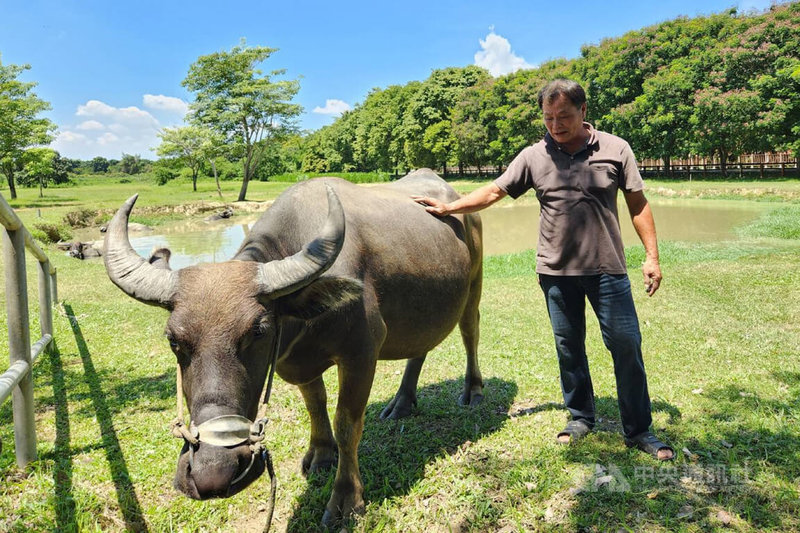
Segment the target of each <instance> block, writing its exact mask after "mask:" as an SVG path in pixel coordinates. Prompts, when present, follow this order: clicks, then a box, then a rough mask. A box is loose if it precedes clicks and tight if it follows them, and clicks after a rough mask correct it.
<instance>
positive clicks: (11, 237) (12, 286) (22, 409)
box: [0, 227, 36, 468]
mask: <svg viewBox="0 0 800 533" xmlns="http://www.w3.org/2000/svg"><path fill="white" fill-rule="evenodd" d="M0 233H2V234H3V258H4V260H5V268H6V312H7V314H8V348H9V354H10V357H9V358H10V364H11V365H13V364H14V363H16V362H17V361H25V362H27V363H28V366H29V367H30V366H31V337H30V324H29V322H28V291H27V282H28V280H27V274H26V272H25V228H24V227H22V228H20V229H17V230H14V231H9V230H5V231H0ZM12 403H13V413H14V442H15V444H16V451H17V465H18V466H19V467H20V468H22V467H24V466H25V465H27V464H28V463H30V462H31V461H35V460H36V420H35V418H34V408H33V373H32V372H28V373H27V375H26V376H25V377H24V378H22V380H21V381H20V382H19V385H18V386H17V387H15V388H14V392H13V395H12Z"/></svg>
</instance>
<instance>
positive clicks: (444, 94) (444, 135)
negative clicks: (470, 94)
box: [403, 65, 489, 170]
mask: <svg viewBox="0 0 800 533" xmlns="http://www.w3.org/2000/svg"><path fill="white" fill-rule="evenodd" d="M488 78H489V73H488V72H487V71H486V70H484V69H482V68H480V67H477V66H474V65H470V66H468V67H464V68H454V67H451V68H446V69H441V70H434V71H433V73H431V75H430V77H429V78H428V79H427V80H425V81H424V82H423V83H422V84H421V85H420V87H419V90H417V91H416V93H415V94H414V96H413V97H412V98H411V100H410V101H409V104H408V107H407V108H406V112H405V116H404V119H403V122H404V128H405V138H406V143H405V151H406V157H407V159H408V163H409V164H410V165H411V166H416V167H420V166H427V167H436V166H439V165H442V167H444V168H445V170H446V167H447V163H448V161H449V160H450V154H451V151H452V148H453V145H454V142H453V136H452V110H453V108H454V107H455V105H456V103H457V102H458V101H459V100H461V98H462V95H463V93H464V91H465V90H466V89H467V88H468V87H472V86H474V85H476V84H477V83H480V82H482V81H484V80H486V79H488Z"/></svg>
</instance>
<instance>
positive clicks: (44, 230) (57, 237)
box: [31, 222, 72, 244]
mask: <svg viewBox="0 0 800 533" xmlns="http://www.w3.org/2000/svg"><path fill="white" fill-rule="evenodd" d="M31 235H32V236H33V238H34V239H36V240H38V241H41V242H43V243H45V244H50V243H54V242H58V241H68V240H70V239H71V238H72V233H71V232H70V231H69V229H68V228H66V227H64V226H62V225H60V224H48V223H45V222H42V223H39V224H34V225H33V230H31Z"/></svg>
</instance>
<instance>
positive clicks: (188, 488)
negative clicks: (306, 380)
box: [104, 187, 360, 499]
mask: <svg viewBox="0 0 800 533" xmlns="http://www.w3.org/2000/svg"><path fill="white" fill-rule="evenodd" d="M327 191H328V216H327V220H326V222H325V224H324V226H323V228H322V229H321V231H320V233H319V236H318V237H317V238H316V239H313V240H312V241H311V242H309V243H307V244H306V245H305V246H303V248H302V249H301V250H300V251H299V252H297V253H295V254H294V255H291V256H288V257H285V258H282V259H277V260H274V261H270V262H265V263H258V262H254V261H239V260H231V261H227V262H224V263H217V264H201V265H196V266H191V267H186V268H183V269H181V270H178V271H173V270H171V269H170V268H169V251H168V250H160V251H158V252H156V253H155V254H154V255H153V257H151V258H150V260H145V259H144V258H142V257H140V256H139V255H138V254H137V253H136V252H135V251H134V250H133V248H132V247H131V245H130V241H129V239H128V217H129V215H130V212H131V210H132V208H133V205H134V203H135V202H136V198H137V197H136V196H133V197H131V198H130V199H129V200H128V201H127V202H126V203H125V204H124V205H123V206H122V207H121V208H120V209H119V211H118V212H117V214H116V216H114V218H113V220H112V221H111V222H110V224H109V226H108V230H107V233H106V238H105V251H104V259H105V265H106V270H107V272H108V275H109V277H110V278H111V281H112V282H114V284H116V285H117V286H118V287H119V288H120V289H122V290H123V291H124V292H125V293H126V294H128V295H129V296H131V297H133V298H135V299H137V300H139V301H141V302H144V303H147V304H152V305H157V306H161V307H163V308H165V309H168V310H169V311H170V312H171V313H170V317H169V319H168V321H167V327H166V337H167V339H168V341H169V343H170V347H171V348H172V351H173V352H174V353H175V355H176V357H177V360H178V364H179V366H180V370H181V375H182V377H183V380H182V382H183V384H182V388H183V390H182V393H183V395H184V396H185V398H186V402H187V405H188V406H189V411H190V413H191V418H192V424H191V426H190V428H189V430H190V431H191V432H194V433H196V434H199V435H200V439H199V442H198V443H197V444H190V443H189V442H186V443H185V444H184V447H183V450H182V451H181V455H180V457H179V460H178V469H177V472H176V475H175V486H176V488H178V489H179V490H180V491H182V492H184V493H185V494H187V495H189V496H190V497H192V498H196V499H205V498H210V497H218V496H228V495H231V494H233V493H235V492H237V491H239V490H241V489H242V488H244V487H246V486H247V485H249V484H250V482H252V481H253V480H254V479H256V478H257V477H258V476H259V474H260V473H261V472H263V470H264V462H263V458H262V457H256V456H255V455H254V454H251V450H250V446H249V442H248V441H247V439H246V436H245V438H244V439H243V440H242V439H235V438H234V439H228V438H227V437H230V434H231V431H232V432H233V433H237V432H241V430H242V428H244V430H245V434H246V431H247V429H249V427H248V425H247V422H249V421H252V420H254V419H255V417H256V414H257V410H258V402H259V397H260V393H261V391H262V388H263V386H264V381H265V378H266V373H267V369H268V362H269V361H270V360H271V358H272V356H273V353H274V350H276V349H277V347H276V344H277V343H276V339H277V338H278V330H279V328H280V315H281V313H284V314H285V313H286V309H291V308H292V305H291V304H288V305H287V304H286V303H285V302H286V300H290V299H292V298H295V299H299V300H301V301H303V302H307V301H309V300H310V299H316V300H315V302H314V305H313V306H311V307H312V308H313V309H315V310H319V312H322V311H324V310H326V309H327V308H330V307H332V306H335V305H337V303H336V302H333V301H332V300H339V301H341V300H343V299H347V298H352V295H355V294H356V293H357V292H358V289H359V288H360V287H354V286H353V284H352V283H351V284H350V286H349V287H350V288H352V289H353V290H352V291H349V290H348V286H347V284H344V285H339V290H336V289H334V290H333V291H329V290H324V291H320V290H314V289H313V288H312V287H313V286H314V285H316V284H319V283H324V281H323V280H324V279H325V278H323V279H322V280H320V279H318V278H320V276H321V275H322V274H323V273H324V272H325V271H326V270H328V268H330V267H331V265H332V264H333V262H334V261H335V260H336V257H337V256H338V254H339V252H340V250H341V248H342V244H343V242H344V233H345V217H344V212H343V209H342V205H341V203H340V202H339V199H338V197H337V195H336V193H335V192H334V191H333V189H331V188H330V187H329V188H328V189H327ZM348 295H350V296H348ZM325 299H327V301H325ZM179 392H180V391H179ZM242 421H244V422H242ZM228 423H233V426H234V428H233V430H230V431H227V433H226V431H225V430H224V431H223V433H224V434H225V435H226V438H223V439H216V440H215V439H213V438H206V437H204V434H203V429H202V428H203V427H206V428H209V427H211V426H214V428H217V429H218V428H219V427H221V426H225V425H226V424H228ZM198 428H200V429H199V430H198ZM214 428H211V429H210V430H208V431H207V432H210V433H213V432H214V431H216V429H214ZM226 439H227V440H226Z"/></svg>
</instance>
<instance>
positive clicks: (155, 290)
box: [103, 194, 178, 308]
mask: <svg viewBox="0 0 800 533" xmlns="http://www.w3.org/2000/svg"><path fill="white" fill-rule="evenodd" d="M138 197H139V195H138V194H134V195H133V196H131V197H130V198H128V201H127V202H125V203H124V204H123V205H122V207H120V208H119V211H117V214H116V215H114V218H113V219H111V222H110V223H109V224H108V230H107V231H106V238H105V242H104V245H103V247H104V253H103V257H104V259H105V264H106V271H107V272H108V277H109V278H111V281H112V282H114V285H116V286H117V287H119V288H120V289H122V291H123V292H124V293H125V294H127V295H128V296H131V297H133V298H136V299H137V300H139V301H140V302H144V303H147V304H152V305H158V306H161V307H166V308H169V307H170V306H171V300H172V296H173V295H174V294H175V290H176V287H177V279H178V275H177V273H176V272H172V271H171V270H166V269H163V268H158V267H156V266H153V265H151V264H150V263H148V262H147V260H145V258H143V257H141V256H140V255H139V254H137V253H136V251H135V250H134V249H133V247H132V246H131V243H130V241H129V240H128V217H129V216H130V214H131V210H132V209H133V204H135V203H136V199H137V198H138Z"/></svg>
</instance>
